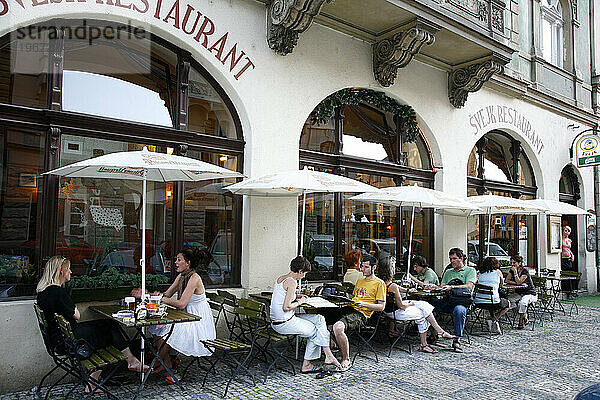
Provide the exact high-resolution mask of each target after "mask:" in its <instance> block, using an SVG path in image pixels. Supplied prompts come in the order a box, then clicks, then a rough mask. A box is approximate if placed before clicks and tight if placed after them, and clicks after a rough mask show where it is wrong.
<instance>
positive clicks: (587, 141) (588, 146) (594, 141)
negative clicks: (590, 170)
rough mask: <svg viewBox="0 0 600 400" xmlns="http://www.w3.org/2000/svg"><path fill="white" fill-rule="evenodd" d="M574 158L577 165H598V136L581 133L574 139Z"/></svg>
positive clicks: (599, 156) (599, 144)
mask: <svg viewBox="0 0 600 400" xmlns="http://www.w3.org/2000/svg"><path fill="white" fill-rule="evenodd" d="M574 157H575V160H573V163H574V164H575V165H577V167H579V168H581V167H589V166H592V165H600V138H599V137H598V136H596V135H593V134H589V135H582V136H580V137H578V138H577V140H576V141H575V152H574Z"/></svg>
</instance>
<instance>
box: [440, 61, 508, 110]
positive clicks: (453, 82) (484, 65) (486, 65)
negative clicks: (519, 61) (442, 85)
mask: <svg viewBox="0 0 600 400" xmlns="http://www.w3.org/2000/svg"><path fill="white" fill-rule="evenodd" d="M502 72H504V65H503V64H502V63H500V62H499V61H497V60H495V59H489V60H487V61H483V62H481V63H476V64H471V65H468V66H466V67H464V68H457V69H455V70H453V71H452V72H450V75H449V76H448V98H449V99H450V103H451V104H452V105H453V106H454V107H456V108H461V107H462V106H464V105H465V102H466V101H467V96H468V95H469V92H476V91H478V90H479V89H481V87H482V86H483V84H484V83H485V82H487V81H488V80H490V78H491V77H492V75H494V74H499V73H502Z"/></svg>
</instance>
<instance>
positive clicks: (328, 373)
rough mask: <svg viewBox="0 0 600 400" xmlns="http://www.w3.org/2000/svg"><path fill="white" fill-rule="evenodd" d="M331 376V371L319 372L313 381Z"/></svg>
mask: <svg viewBox="0 0 600 400" xmlns="http://www.w3.org/2000/svg"><path fill="white" fill-rule="evenodd" d="M331 375H333V372H331V371H327V370H326V369H324V370H322V371H320V372H319V373H318V374H317V375H315V379H323V378H325V377H326V376H331Z"/></svg>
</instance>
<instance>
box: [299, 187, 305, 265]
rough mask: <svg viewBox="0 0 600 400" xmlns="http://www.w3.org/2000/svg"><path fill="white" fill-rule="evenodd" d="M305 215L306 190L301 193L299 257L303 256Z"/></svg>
mask: <svg viewBox="0 0 600 400" xmlns="http://www.w3.org/2000/svg"><path fill="white" fill-rule="evenodd" d="M305 214H306V190H305V191H303V192H302V228H301V229H300V251H299V253H300V255H301V256H303V255H304V216H305Z"/></svg>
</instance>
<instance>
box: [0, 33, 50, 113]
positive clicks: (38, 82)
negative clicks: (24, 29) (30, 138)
mask: <svg viewBox="0 0 600 400" xmlns="http://www.w3.org/2000/svg"><path fill="white" fill-rule="evenodd" d="M32 29H34V30H35V25H34V26H33V27H32ZM21 36H22V35H20V34H17V33H16V32H14V33H11V34H9V35H6V36H5V37H3V38H2V39H6V42H5V44H4V45H2V41H1V40H0V103H7V104H15V105H20V106H27V107H36V108H45V107H46V79H47V71H48V34H47V31H43V32H42V33H41V34H40V35H36V37H35V38H31V37H28V36H26V37H21Z"/></svg>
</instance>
